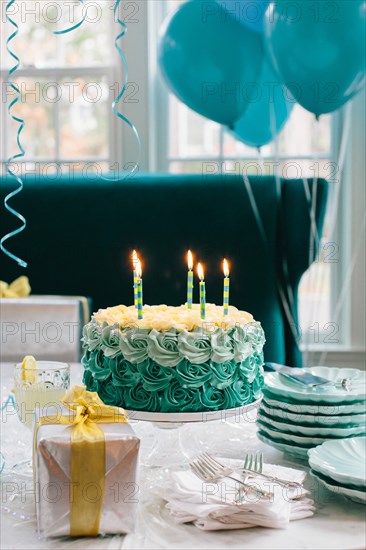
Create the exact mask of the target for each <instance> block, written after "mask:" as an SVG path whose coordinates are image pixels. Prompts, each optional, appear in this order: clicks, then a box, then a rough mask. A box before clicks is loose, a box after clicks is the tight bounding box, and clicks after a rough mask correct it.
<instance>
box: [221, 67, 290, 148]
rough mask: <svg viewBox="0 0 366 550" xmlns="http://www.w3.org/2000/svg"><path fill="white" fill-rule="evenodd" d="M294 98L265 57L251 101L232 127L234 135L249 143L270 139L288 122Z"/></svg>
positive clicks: (258, 142) (252, 144) (268, 141)
mask: <svg viewBox="0 0 366 550" xmlns="http://www.w3.org/2000/svg"><path fill="white" fill-rule="evenodd" d="M294 104H295V101H294V99H293V98H292V97H291V94H290V93H289V92H288V90H286V88H285V87H284V86H283V85H282V84H281V83H280V82H278V80H277V77H276V75H275V74H274V72H273V70H272V68H271V66H270V64H269V63H267V62H266V61H264V63H263V65H262V71H261V75H260V77H259V79H258V82H256V83H255V86H254V85H253V91H252V102H251V104H250V105H249V107H248V109H247V111H246V112H245V113H244V115H243V116H242V117H241V118H240V119H239V120H238V121H237V122H235V124H234V125H233V127H232V130H233V134H234V136H235V137H236V138H237V139H239V140H240V141H243V142H244V143H245V144H246V145H249V147H257V148H260V147H262V146H263V145H266V143H270V142H271V141H272V140H273V139H274V138H275V136H276V135H277V134H278V133H279V132H280V131H281V130H282V129H283V127H284V126H285V124H286V122H287V120H288V118H289V116H290V114H291V111H292V109H293V107H294Z"/></svg>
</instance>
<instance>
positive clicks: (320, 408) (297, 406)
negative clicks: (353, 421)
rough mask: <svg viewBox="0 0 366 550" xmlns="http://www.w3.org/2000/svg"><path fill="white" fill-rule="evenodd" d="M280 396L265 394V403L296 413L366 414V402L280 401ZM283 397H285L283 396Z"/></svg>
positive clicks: (329, 414) (328, 414)
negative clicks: (330, 403)
mask: <svg viewBox="0 0 366 550" xmlns="http://www.w3.org/2000/svg"><path fill="white" fill-rule="evenodd" d="M280 399H281V397H280V396H272V395H271V396H270V395H269V394H268V393H266V394H265V396H264V403H266V405H270V406H271V407H276V408H279V409H282V410H284V411H290V412H292V413H296V414H313V415H327V416H339V415H343V414H349V415H351V416H356V415H359V414H365V411H366V403H364V402H362V403H353V404H352V405H314V403H312V404H311V403H287V402H286V401H284V400H282V401H280ZM282 399H284V397H283V396H282Z"/></svg>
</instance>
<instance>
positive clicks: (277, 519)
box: [163, 459, 315, 531]
mask: <svg viewBox="0 0 366 550" xmlns="http://www.w3.org/2000/svg"><path fill="white" fill-rule="evenodd" d="M220 461H221V462H222V463H224V464H228V465H230V466H238V467H240V466H242V461H238V460H235V461H234V460H228V459H220ZM263 473H266V474H269V475H272V476H276V477H280V478H281V479H284V480H286V481H295V482H297V483H299V486H298V487H283V486H281V485H279V484H276V483H275V482H270V481H268V480H266V479H264V478H261V477H256V478H251V479H248V480H247V483H248V484H251V485H254V486H255V487H257V488H260V489H262V490H265V491H267V492H269V491H270V492H272V493H273V494H272V496H271V497H270V498H269V499H265V498H263V497H260V496H257V495H256V494H254V493H252V492H249V493H247V494H246V495H245V496H244V498H243V502H241V503H240V504H233V500H234V499H235V497H237V495H238V488H239V485H238V484H237V483H235V481H233V480H231V479H228V478H225V479H223V480H221V481H220V482H219V483H205V482H203V481H201V480H200V479H199V478H198V477H197V476H196V475H195V474H194V473H193V472H191V471H175V472H173V473H172V475H171V477H170V479H169V481H168V482H167V484H166V485H165V487H164V493H163V494H165V495H166V496H165V497H164V498H165V500H166V501H167V503H166V507H167V509H168V510H169V512H170V514H171V516H172V518H173V519H174V521H175V522H176V523H193V524H194V525H195V526H196V527H198V528H199V529H202V530H204V531H212V530H223V529H244V528H249V527H254V526H262V527H269V528H274V529H284V528H286V527H287V526H288V524H289V522H290V521H294V520H298V519H304V518H307V517H310V516H312V515H313V513H314V509H315V508H314V501H313V500H311V499H310V498H308V496H307V495H308V494H309V491H307V490H306V489H304V487H303V486H302V483H303V482H304V480H305V477H306V473H305V472H303V471H300V470H295V469H292V468H285V467H284V466H278V465H268V464H266V465H264V467H263ZM234 477H237V478H238V479H240V474H238V473H235V474H234Z"/></svg>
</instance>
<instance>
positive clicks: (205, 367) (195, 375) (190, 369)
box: [175, 359, 212, 388]
mask: <svg viewBox="0 0 366 550" xmlns="http://www.w3.org/2000/svg"><path fill="white" fill-rule="evenodd" d="M175 374H176V377H177V378H178V380H179V381H180V383H181V385H182V387H183V388H200V387H201V386H203V385H204V383H205V382H207V381H208V380H210V379H211V378H212V370H211V367H210V364H209V363H201V364H196V363H190V361H187V360H186V359H183V360H182V361H180V363H178V365H177V367H176V369H175Z"/></svg>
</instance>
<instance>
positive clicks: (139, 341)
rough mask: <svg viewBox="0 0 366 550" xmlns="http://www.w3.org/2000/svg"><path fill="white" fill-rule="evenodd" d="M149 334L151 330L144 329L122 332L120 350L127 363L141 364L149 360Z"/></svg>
mask: <svg viewBox="0 0 366 550" xmlns="http://www.w3.org/2000/svg"><path fill="white" fill-rule="evenodd" d="M149 332H150V330H148V329H144V328H128V329H126V330H124V331H123V332H122V335H121V341H120V348H121V351H122V354H123V356H124V357H125V358H126V359H127V361H130V362H131V363H141V362H142V361H145V359H147V358H148V353H147V344H148V336H149Z"/></svg>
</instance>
